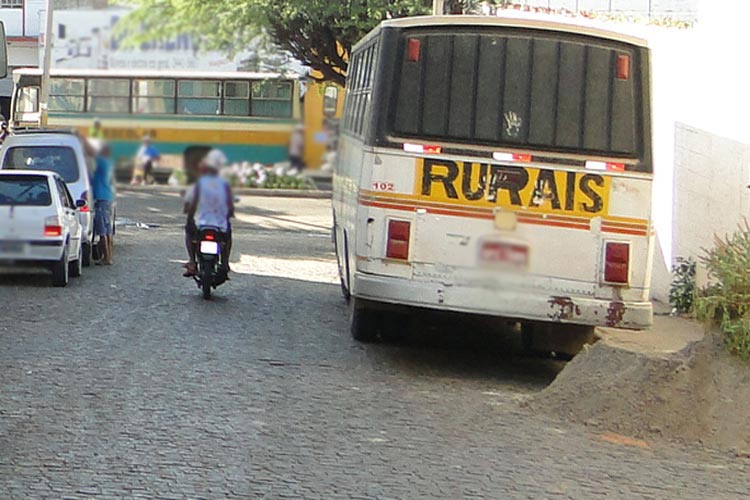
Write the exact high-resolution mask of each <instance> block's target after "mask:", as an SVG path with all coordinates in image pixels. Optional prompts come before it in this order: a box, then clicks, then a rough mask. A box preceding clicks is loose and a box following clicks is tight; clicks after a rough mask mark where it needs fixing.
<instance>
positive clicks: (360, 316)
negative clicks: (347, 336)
mask: <svg viewBox="0 0 750 500" xmlns="http://www.w3.org/2000/svg"><path fill="white" fill-rule="evenodd" d="M349 328H350V330H351V332H352V337H354V340H357V341H359V342H374V341H375V340H376V339H377V336H378V317H377V311H376V310H374V309H373V307H372V304H371V303H370V302H369V301H367V300H363V299H358V298H356V297H352V298H351V301H350V302H349Z"/></svg>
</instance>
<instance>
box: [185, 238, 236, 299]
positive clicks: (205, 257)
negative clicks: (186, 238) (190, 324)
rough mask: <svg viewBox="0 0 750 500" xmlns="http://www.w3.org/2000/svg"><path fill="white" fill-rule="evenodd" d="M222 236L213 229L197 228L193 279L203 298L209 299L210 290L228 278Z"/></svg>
mask: <svg viewBox="0 0 750 500" xmlns="http://www.w3.org/2000/svg"><path fill="white" fill-rule="evenodd" d="M223 245H224V240H223V234H222V233H221V232H220V231H219V229H218V228H215V227H201V228H198V245H197V249H196V261H197V264H198V272H197V273H196V275H195V276H193V279H194V280H195V282H196V283H197V284H198V288H199V289H201V290H202V291H203V298H204V299H206V300H209V299H210V298H211V290H212V289H214V290H215V289H216V288H217V287H218V286H219V285H221V284H223V283H225V282H226V281H227V280H228V279H229V276H228V274H227V266H226V265H225V263H224V256H223V252H222V249H223Z"/></svg>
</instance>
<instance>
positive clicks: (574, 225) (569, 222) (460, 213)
mask: <svg viewBox="0 0 750 500" xmlns="http://www.w3.org/2000/svg"><path fill="white" fill-rule="evenodd" d="M360 203H361V204H362V205H365V206H368V207H375V208H385V209H392V210H400V211H404V212H413V211H414V210H415V209H416V208H424V209H425V210H426V211H427V212H428V213H431V214H437V215H448V216H456V217H468V218H472V219H483V220H493V219H494V218H495V216H494V215H493V214H491V213H487V212H484V213H478V212H471V211H464V210H455V209H451V210H449V209H439V208H432V207H428V206H424V205H423V204H419V203H416V204H414V205H402V204H399V203H392V202H376V201H364V200H361V201H360ZM518 222H520V223H523V224H534V225H539V226H553V227H565V228H569V229H579V230H584V231H588V230H589V229H590V227H591V226H590V224H589V223H588V222H581V221H580V219H578V220H576V219H571V218H559V217H550V216H548V217H546V218H543V217H541V216H537V215H536V214H534V215H531V214H519V215H518ZM602 231H604V232H607V233H617V234H628V235H633V236H646V234H647V232H646V231H645V230H636V229H627V228H619V227H613V225H612V224H610V223H608V224H603V225H602Z"/></svg>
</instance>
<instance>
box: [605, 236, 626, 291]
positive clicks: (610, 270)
mask: <svg viewBox="0 0 750 500" xmlns="http://www.w3.org/2000/svg"><path fill="white" fill-rule="evenodd" d="M629 281H630V244H629V243H622V242H614V241H608V242H607V243H605V245H604V282H605V283H610V284H615V285H627V284H628V282H629Z"/></svg>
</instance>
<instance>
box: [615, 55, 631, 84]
mask: <svg viewBox="0 0 750 500" xmlns="http://www.w3.org/2000/svg"><path fill="white" fill-rule="evenodd" d="M617 79H618V80H630V56H629V55H627V54H619V55H618V56H617Z"/></svg>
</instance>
